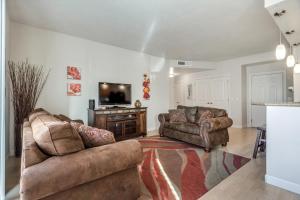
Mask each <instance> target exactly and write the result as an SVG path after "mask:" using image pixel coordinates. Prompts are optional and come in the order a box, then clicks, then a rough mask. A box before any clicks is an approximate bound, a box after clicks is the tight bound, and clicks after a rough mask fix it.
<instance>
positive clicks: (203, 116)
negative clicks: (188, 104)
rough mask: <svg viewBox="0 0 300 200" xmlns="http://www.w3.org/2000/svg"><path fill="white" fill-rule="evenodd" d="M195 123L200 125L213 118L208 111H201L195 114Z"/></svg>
mask: <svg viewBox="0 0 300 200" xmlns="http://www.w3.org/2000/svg"><path fill="white" fill-rule="evenodd" d="M197 114H198V116H197V123H198V124H200V123H201V122H202V121H204V120H206V119H211V118H213V117H214V114H213V113H212V112H211V111H210V110H205V111H204V110H203V111H201V112H198V113H197Z"/></svg>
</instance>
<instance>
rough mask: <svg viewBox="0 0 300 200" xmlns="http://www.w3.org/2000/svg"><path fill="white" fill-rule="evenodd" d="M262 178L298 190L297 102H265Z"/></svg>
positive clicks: (299, 120) (299, 142) (299, 140)
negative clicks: (263, 166)
mask: <svg viewBox="0 0 300 200" xmlns="http://www.w3.org/2000/svg"><path fill="white" fill-rule="evenodd" d="M266 107H267V133H266V137H267V149H266V175H265V181H266V182H267V183H269V184H271V185H275V186H277V187H281V188H283V189H286V190H289V191H291V192H295V193H298V194H300V171H299V170H300V159H299V154H300V135H299V133H300V103H281V104H266Z"/></svg>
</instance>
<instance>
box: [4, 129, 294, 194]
mask: <svg viewBox="0 0 300 200" xmlns="http://www.w3.org/2000/svg"><path fill="white" fill-rule="evenodd" d="M149 135H157V132H151V133H150V134H149ZM229 135H230V142H229V143H228V145H227V146H226V147H219V148H220V149H221V150H224V151H226V152H230V153H233V154H237V155H241V156H244V157H248V158H251V157H252V152H253V148H254V143H255V139H256V132H255V129H251V128H246V129H238V128H231V129H230V130H229ZM7 164H8V165H7V173H6V178H7V179H6V183H7V187H8V188H12V187H13V186H14V185H16V184H18V181H19V171H20V159H15V158H10V159H9V161H8V162H7ZM264 175H265V155H264V154H259V155H258V157H257V159H254V160H251V161H250V162H249V163H247V164H246V165H245V166H243V167H242V168H241V169H239V170H237V171H236V172H235V173H233V174H232V175H231V176H229V177H228V178H226V179H225V180H223V181H222V182H221V183H220V184H218V185H217V186H215V187H214V188H213V189H211V190H210V191H209V192H207V193H206V194H205V195H204V196H203V197H201V198H200V200H296V199H297V200H300V196H299V195H296V194H294V193H291V192H288V191H286V190H283V189H280V188H277V187H274V186H271V185H268V184H266V183H265V182H264ZM8 188H7V190H8Z"/></svg>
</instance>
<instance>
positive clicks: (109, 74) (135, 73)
mask: <svg viewBox="0 0 300 200" xmlns="http://www.w3.org/2000/svg"><path fill="white" fill-rule="evenodd" d="M10 56H11V59H12V60H14V61H21V60H24V59H26V58H28V59H29V61H30V62H31V63H34V64H42V65H44V66H47V67H50V68H51V71H50V75H49V78H48V80H47V83H46V85H45V88H44V90H43V92H42V94H41V97H40V99H39V101H38V105H37V106H38V107H44V108H45V109H47V110H49V111H50V112H51V113H62V114H65V115H68V116H70V117H71V118H80V119H83V120H84V121H85V122H86V121H87V108H88V100H89V99H95V100H96V105H97V103H98V96H97V95H98V93H97V90H98V82H117V83H130V84H132V100H133V103H134V101H135V100H136V99H140V100H142V91H143V88H142V81H143V74H144V73H150V76H151V81H152V82H151V99H150V100H147V101H143V100H142V104H143V106H147V107H148V130H153V129H157V128H158V121H157V115H158V114H159V113H161V112H166V111H167V110H168V108H169V78H168V72H169V70H168V61H167V60H165V59H163V58H158V57H153V56H150V55H146V54H142V53H139V52H135V51H129V50H126V49H122V48H118V47H114V46H109V45H105V44H101V43H97V42H93V41H89V40H86V39H82V38H78V37H73V36H70V35H66V34H61V33H57V32H52V31H48V30H43V29H38V28H34V27H30V26H26V25H21V24H18V23H14V22H12V23H11V49H10ZM68 65H72V66H78V67H81V70H82V81H78V82H80V83H82V95H81V96H79V97H69V96H67V93H66V85H67V82H68V80H67V78H66V67H67V66H68Z"/></svg>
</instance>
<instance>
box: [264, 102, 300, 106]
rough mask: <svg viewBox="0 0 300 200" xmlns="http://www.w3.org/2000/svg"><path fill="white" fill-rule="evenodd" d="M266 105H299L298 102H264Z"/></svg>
mask: <svg viewBox="0 0 300 200" xmlns="http://www.w3.org/2000/svg"><path fill="white" fill-rule="evenodd" d="M265 105H266V106H291V107H300V102H284V103H266V104H265Z"/></svg>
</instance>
